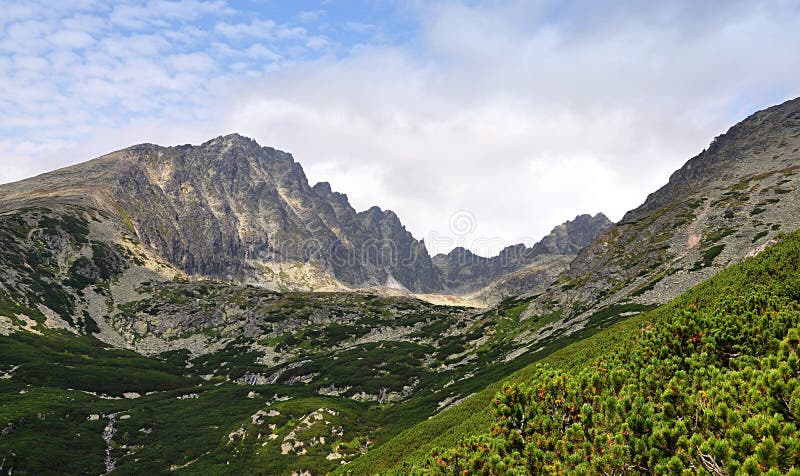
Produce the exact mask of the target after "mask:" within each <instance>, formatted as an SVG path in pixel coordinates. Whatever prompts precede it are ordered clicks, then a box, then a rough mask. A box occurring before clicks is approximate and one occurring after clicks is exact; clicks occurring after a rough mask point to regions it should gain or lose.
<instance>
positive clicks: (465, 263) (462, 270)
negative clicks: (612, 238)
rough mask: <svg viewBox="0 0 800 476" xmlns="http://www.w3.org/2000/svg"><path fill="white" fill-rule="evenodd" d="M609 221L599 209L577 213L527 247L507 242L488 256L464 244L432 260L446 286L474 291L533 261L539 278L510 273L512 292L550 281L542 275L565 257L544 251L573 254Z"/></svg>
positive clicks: (559, 265)
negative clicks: (596, 211) (597, 210)
mask: <svg viewBox="0 0 800 476" xmlns="http://www.w3.org/2000/svg"><path fill="white" fill-rule="evenodd" d="M612 225H613V223H612V222H611V221H610V220H609V219H608V218H607V217H606V216H605V215H603V214H602V213H598V214H597V215H595V216H591V215H579V216H577V217H575V219H574V220H571V221H567V222H564V223H562V224H561V225H558V226H557V227H555V228H553V230H552V231H551V232H550V234H548V235H547V236H545V237H544V238H543V239H542V240H541V241H539V242H538V243H536V244H535V245H533V246H532V247H530V248H528V247H526V246H525V245H523V244H518V245H514V246H509V247H506V248H504V249H503V250H502V251H500V254H498V255H497V256H494V257H491V258H485V257H483V256H478V255H476V254H474V253H472V252H470V251H469V250H467V249H464V248H455V249H453V250H452V251H451V252H450V253H448V254H446V255H445V254H440V255H436V256H435V257H434V258H433V261H434V263H435V264H436V266H437V267H438V268H439V269H441V272H442V279H443V281H444V284H445V286H447V288H448V289H451V290H454V291H456V292H460V293H465V292H473V291H476V290H478V289H480V288H483V287H485V286H488V285H489V284H490V283H492V282H493V281H496V280H498V279H500V278H503V277H505V276H506V275H509V274H511V273H515V272H516V271H519V270H522V269H523V268H526V267H529V266H531V265H534V264H535V265H536V266H535V269H536V270H538V271H546V272H545V273H544V274H538V276H539V277H540V278H541V279H538V280H535V282H529V280H530V277H531V274H530V273H527V274H519V275H518V276H517V277H518V278H520V279H515V278H513V277H509V279H506V280H505V281H504V282H505V283H506V284H507V285H508V286H506V288H507V289H508V291H507V292H509V293H510V292H512V291H510V290H511V289H514V290H516V291H519V292H517V293H516V294H520V293H522V292H525V291H531V290H536V289H539V288H540V287H541V285H545V286H546V285H548V284H550V282H552V281H549V280H547V279H545V276H552V275H555V274H558V272H556V271H555V270H556V269H557V270H559V271H560V270H561V269H562V266H563V263H564V261H565V260H564V259H558V260H542V259H539V258H540V257H542V256H544V255H555V256H562V257H563V256H566V257H574V256H575V255H576V254H577V253H578V251H579V250H580V249H582V248H583V247H585V246H587V245H589V244H590V243H592V242H593V241H594V240H595V239H596V238H597V236H599V235H600V234H601V233H603V232H604V231H606V230H608V229H609V228H611V226H612ZM568 261H571V260H567V262H568ZM548 263H552V264H554V265H555V263H558V265H557V266H556V267H548V266H547V264H548ZM523 275H524V276H526V278H525V279H521V276H523ZM526 282H527V285H526V284H525V283H526ZM528 285H530V287H528ZM503 294H506V293H503Z"/></svg>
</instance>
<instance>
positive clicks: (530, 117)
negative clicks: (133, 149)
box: [0, 0, 800, 253]
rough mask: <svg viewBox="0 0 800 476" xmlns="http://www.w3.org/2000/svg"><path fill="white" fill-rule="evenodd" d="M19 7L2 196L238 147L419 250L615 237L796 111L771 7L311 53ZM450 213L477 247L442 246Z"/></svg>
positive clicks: (4, 62) (456, 25)
mask: <svg viewBox="0 0 800 476" xmlns="http://www.w3.org/2000/svg"><path fill="white" fill-rule="evenodd" d="M57 3H58V4H59V5H60V2H57ZM20 5H21V4H15V6H14V8H11V9H9V10H10V11H12V13H13V14H12V15H10V16H9V17H8V18H3V19H0V73H1V74H0V91H13V92H14V93H13V94H8V93H5V94H3V93H0V129H3V130H9V131H14V134H15V135H17V132H18V131H19V130H23V132H24V131H27V130H30V131H35V132H36V134H35V136H34V135H33V132H31V135H30V136H26V135H25V134H24V133H23V134H22V136H21V137H23V139H22V140H20V141H19V143H17V142H15V141H10V140H0V161H1V162H2V163H3V168H2V170H0V182H3V181H6V180H10V179H12V178H20V177H22V176H25V175H30V174H32V173H36V172H41V171H44V170H47V169H49V168H53V167H55V166H60V165H64V164H66V163H68V162H76V161H80V160H83V159H87V158H89V157H93V156H97V155H100V154H102V153H105V152H108V151H109V150H112V149H117V148H120V147H124V146H127V145H130V144H131V143H136V142H157V143H164V144H177V143H187V142H193V143H199V142H202V141H204V140H206V139H208V138H209V137H212V136H216V135H218V134H222V133H228V132H234V131H237V132H240V133H243V134H245V135H249V136H252V137H254V138H256V139H257V140H258V141H259V142H260V143H261V144H262V145H269V146H274V147H278V148H282V149H284V150H287V151H289V152H292V153H293V154H294V155H295V158H296V159H297V160H298V161H300V162H301V163H302V164H303V165H304V167H305V168H306V171H307V175H308V176H309V178H310V179H311V180H313V181H317V180H327V181H330V182H332V184H333V186H334V188H335V189H337V190H339V191H342V192H344V193H346V194H348V196H349V197H350V199H351V201H352V203H353V204H354V205H355V206H356V208H358V209H365V208H367V207H369V206H372V205H375V204H377V205H380V206H382V207H384V208H391V209H393V210H395V211H396V212H397V213H398V215H399V216H400V218H401V219H402V220H403V222H404V223H405V224H406V225H407V226H408V228H409V229H410V230H411V231H412V232H413V233H414V234H415V236H417V237H419V238H425V239H426V242H427V243H428V245H429V246H433V242H434V241H436V242H437V243H438V244H439V245H440V247H439V248H437V249H435V250H433V251H446V249H447V248H448V247H450V246H453V245H456V244H460V245H467V246H470V245H473V248H475V249H476V250H481V251H482V252H486V253H488V252H489V251H492V250H490V248H492V247H495V248H496V247H499V246H501V245H502V244H512V243H516V242H519V241H526V242H528V243H531V242H533V241H536V239H538V238H539V237H541V236H542V235H543V234H544V233H546V232H547V231H549V229H550V228H551V227H552V226H554V225H556V224H558V223H560V222H562V221H563V220H565V219H568V218H572V217H573V216H575V215H576V214H578V213H584V212H590V213H594V212H598V211H603V212H606V213H607V214H609V216H611V218H612V219H618V218H620V217H621V216H622V213H624V212H625V211H626V210H628V209H630V208H633V207H634V206H636V205H638V204H639V203H640V202H641V201H642V200H643V199H644V198H645V196H646V194H647V193H649V192H651V191H653V190H654V189H655V188H657V187H658V186H660V185H661V184H663V183H664V182H665V181H666V179H667V177H668V175H669V174H670V173H671V172H672V171H673V170H674V169H675V168H677V167H679V166H680V165H681V164H682V163H683V162H684V161H685V160H686V159H688V158H689V157H690V156H692V155H694V154H695V153H697V152H699V151H700V150H701V149H702V148H703V147H705V146H706V145H707V144H708V142H709V141H710V139H711V138H712V137H714V136H715V135H717V134H719V133H721V132H723V131H724V130H725V129H727V127H728V126H730V125H732V123H734V122H736V121H737V120H740V119H742V118H743V117H744V116H745V115H746V114H748V113H750V112H752V111H753V110H755V109H757V108H761V107H765V106H768V105H771V104H772V103H775V102H778V101H780V100H783V99H786V98H788V97H790V96H794V95H798V94H800V88H798V86H796V84H797V83H796V78H798V77H800V63H798V62H797V61H793V60H792V59H793V58H795V57H796V52H795V49H796V46H797V45H798V44H800V30H798V29H797V28H796V25H797V24H798V23H800V11H798V9H797V8H796V7H795V6H793V4H792V3H791V2H788V1H781V0H777V1H774V2H758V1H741V2H740V1H730V2H724V3H714V4H713V5H712V4H705V3H697V2H690V1H688V0H687V1H678V2H663V3H660V4H652V3H649V2H648V3H647V4H646V5H644V4H643V3H641V2H636V1H633V0H630V1H622V2H615V3H612V4H603V5H602V6H600V5H598V4H597V3H596V2H593V1H590V0H579V1H577V2H568V3H563V2H555V1H550V0H544V1H537V2H529V1H522V0H519V1H516V0H507V1H496V2H495V1H493V2H455V1H449V2H413V3H410V5H411V6H409V7H402V8H406V10H404V11H403V12H402V14H403V15H406V16H408V17H412V18H416V19H417V20H418V22H419V30H418V31H416V33H415V34H414V36H413V38H411V39H410V40H409V41H407V42H405V43H402V44H391V43H387V40H386V39H387V38H390V37H391V36H384V35H383V33H381V36H380V38H378V37H376V38H372V39H370V40H368V41H369V42H371V44H369V43H366V44H358V45H352V44H345V45H340V43H339V41H338V40H337V39H336V38H334V37H332V35H333V34H334V32H335V31H336V30H338V31H349V32H355V33H369V34H376V33H377V32H379V31H382V30H383V29H384V26H381V27H380V28H379V27H378V26H376V25H372V24H368V23H366V22H365V23H358V22H345V23H343V24H342V25H341V26H339V25H335V27H338V28H332V29H325V30H324V33H325V35H326V36H322V35H321V33H322V32H321V30H320V29H318V28H317V26H316V22H317V21H318V20H320V17H319V16H316V17H314V15H311V14H303V13H301V14H300V15H299V17H298V19H299V20H300V21H302V22H305V23H303V27H299V26H297V25H295V24H288V23H283V22H282V21H277V20H275V19H262V18H249V17H246V16H244V15H239V14H234V13H233V12H231V11H230V7H228V6H227V5H226V4H224V3H223V2H215V1H211V2H200V1H189V0H186V1H179V2H162V3H160V4H159V5H155V3H152V2H151V3H144V2H125V3H118V4H115V7H114V9H113V10H104V9H105V8H110V7H105V6H104V4H103V3H99V4H95V5H93V6H92V5H91V4H87V5H77V6H75V5H73V6H72V7H74V8H73V9H68V8H66V7H64V10H63V11H54V12H48V10H47V9H46V8H42V9H39V10H38V12H34V13H31V12H30V11H29V10H30V9H26V8H24V6H20ZM154 6H157V7H159V8H161V10H158V9H156V8H153V7H154ZM123 7H124V8H123ZM58 8H60V7H58ZM331 8H333V6H331ZM158 11H161V12H163V14H159V15H156V14H155V13H153V12H158ZM4 13H5V12H4ZM202 15H208V17H204V18H205V20H206V21H205V23H204V24H206V25H209V24H210V25H213V26H212V27H211V28H210V29H209V28H206V29H202V28H200V26H199V24H195V23H193V21H194V20H196V19H197V18H200V16H202ZM312 17H314V18H312ZM330 17H331V15H326V17H325V20H329V19H330ZM9 18H13V19H9ZM164 22H166V24H165V23H164ZM109 23H110V24H109ZM154 25H156V26H159V28H154V27H153V26H154ZM162 25H166V26H162ZM337 48H340V49H338V50H337ZM313 55H316V56H313ZM309 56H312V59H306V58H308V57H309ZM12 111H13V113H12ZM8 135H9V136H10V135H11V134H10V133H9V134H8ZM7 164H11V165H9V166H6V165H7ZM458 210H466V211H469V212H470V213H471V214H472V215H473V216H474V218H475V223H476V228H475V230H474V231H473V232H472V233H471V234H468V235H465V236H461V235H457V234H454V233H452V231H451V230H449V229H448V224H449V221H450V220H449V219H450V216H451V214H453V213H454V212H455V211H458Z"/></svg>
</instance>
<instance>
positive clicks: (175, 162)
mask: <svg viewBox="0 0 800 476" xmlns="http://www.w3.org/2000/svg"><path fill="white" fill-rule="evenodd" d="M0 197H2V198H0V205H3V206H4V207H8V206H13V205H33V204H36V205H40V206H44V207H49V208H52V207H64V206H67V205H72V206H79V207H90V208H93V209H97V210H101V211H102V212H103V215H104V216H106V217H107V218H108V219H110V220H112V221H113V222H114V223H116V225H117V227H118V228H119V229H120V230H122V232H124V233H125V234H127V235H128V236H129V237H130V238H131V239H134V240H136V241H138V242H140V243H142V244H143V245H144V246H145V247H146V248H147V249H149V250H150V251H152V252H153V253H154V254H155V255H157V256H159V257H161V258H163V259H164V260H166V261H167V262H169V263H170V264H172V265H173V266H175V267H177V268H178V269H180V270H182V271H183V272H185V273H187V274H189V275H194V276H205V277H211V278H217V279H224V280H234V281H240V282H250V283H256V284H259V285H262V286H266V287H270V288H273V289H276V288H280V289H284V288H288V289H306V290H325V289H346V288H350V287H354V288H359V287H370V286H387V285H389V284H391V286H390V287H398V288H400V289H406V290H409V291H412V292H425V293H431V292H448V293H449V292H468V291H474V290H476V289H478V288H479V287H481V286H484V285H486V284H488V283H489V282H491V281H492V280H494V279H497V278H498V277H500V276H503V275H505V274H508V273H510V272H513V271H516V270H518V269H520V268H522V267H523V266H525V265H527V264H530V262H531V260H532V259H533V258H534V257H535V256H538V255H540V254H544V253H553V254H561V255H574V254H576V253H577V251H578V249H580V247H582V246H585V244H587V243H589V242H591V240H592V239H593V238H594V237H595V236H597V234H598V233H599V232H601V231H603V230H604V229H605V228H607V227H608V226H610V222H609V221H608V219H607V218H605V217H604V216H602V218H596V219H595V220H594V221H592V220H588V219H583V218H581V217H579V219H580V220H581V224H576V225H574V226H573V225H570V227H567V228H564V229H563V230H560V231H557V230H559V229H557V230H554V233H557V235H558V236H554V237H553V238H552V239H550V240H549V241H548V244H539V245H537V246H538V248H535V249H532V250H524V251H523V252H522V253H521V254H520V255H519V256H514V257H513V259H510V260H507V259H505V258H507V256H504V255H501V256H499V257H496V258H494V259H483V258H481V259H475V260H473V259H470V260H467V261H464V260H461V259H459V260H458V261H459V263H457V264H455V265H454V264H453V262H452V260H441V259H440V260H437V261H436V262H434V260H432V259H431V257H430V256H429V254H428V251H427V249H426V248H425V245H424V243H423V242H422V241H420V240H417V239H415V238H414V237H413V236H412V235H411V233H410V232H409V231H408V230H406V228H405V227H404V226H403V224H402V222H401V221H400V219H399V218H398V217H397V215H396V214H395V213H394V212H392V211H389V210H382V209H380V208H378V207H372V208H370V209H368V210H365V211H362V212H356V211H355V210H354V209H353V207H352V206H351V205H350V203H349V202H348V200H347V196H346V195H344V194H341V193H337V192H334V191H333V190H331V187H330V185H329V184H328V183H325V182H322V183H318V184H316V185H314V186H313V187H312V186H310V185H309V183H308V180H307V178H306V176H305V173H304V172H303V168H302V167H301V166H300V164H299V163H297V162H296V161H295V160H294V158H293V157H292V155H291V154H288V153H286V152H282V151H279V150H276V149H273V148H269V147H261V146H260V145H259V144H257V143H256V142H255V141H254V140H252V139H249V138H247V137H243V136H241V135H239V134H230V135H226V136H221V137H217V138H215V139H212V140H210V141H208V142H205V143H203V144H201V145H199V146H192V145H181V146H176V147H161V146H157V145H153V144H141V145H136V146H132V147H129V148H126V149H123V150H120V151H117V152H113V153H111V154H108V155H105V156H102V157H100V158H97V159H94V160H91V161H89V162H85V163H82V164H78V165H74V166H72V167H67V168H65V169H61V170H57V171H54V172H50V173H47V174H44V175H40V176H38V177H34V178H31V179H28V180H24V181H22V182H18V183H14V184H8V185H3V186H0ZM598 217H600V216H598ZM506 254H508V253H506ZM476 258H478V257H476Z"/></svg>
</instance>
